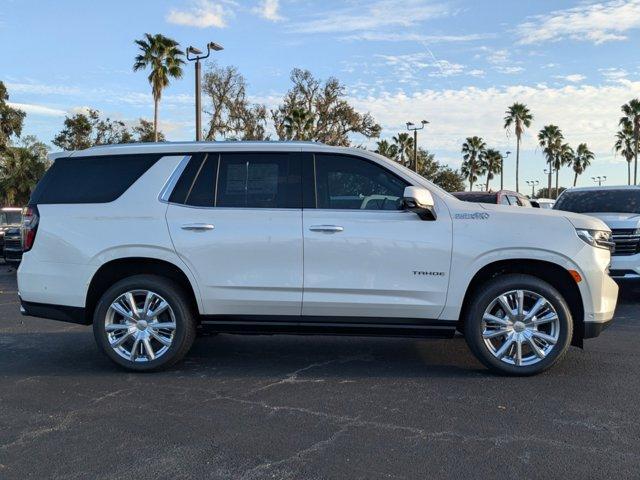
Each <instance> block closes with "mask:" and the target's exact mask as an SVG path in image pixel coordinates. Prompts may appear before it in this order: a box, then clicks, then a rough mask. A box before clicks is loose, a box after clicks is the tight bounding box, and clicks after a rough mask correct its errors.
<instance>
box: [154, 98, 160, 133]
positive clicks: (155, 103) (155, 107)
mask: <svg viewBox="0 0 640 480" xmlns="http://www.w3.org/2000/svg"><path fill="white" fill-rule="evenodd" d="M159 103H160V101H159V99H158V98H154V99H153V138H154V139H155V141H156V142H157V141H158V106H159Z"/></svg>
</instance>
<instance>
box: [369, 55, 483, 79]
mask: <svg viewBox="0 0 640 480" xmlns="http://www.w3.org/2000/svg"><path fill="white" fill-rule="evenodd" d="M377 57H379V58H381V59H383V60H384V62H385V64H386V65H389V66H391V67H393V74H394V76H395V77H397V78H398V79H399V80H398V81H399V82H400V83H415V82H416V81H417V80H418V78H419V75H421V72H422V71H423V70H427V72H426V74H427V76H429V77H451V76H455V75H462V74H465V73H467V74H469V75H473V76H479V75H481V74H483V73H484V72H482V71H481V70H471V71H468V72H467V71H466V69H465V66H464V65H462V64H460V63H454V62H450V61H448V60H438V59H436V58H435V57H434V56H433V55H432V54H431V52H419V53H410V54H404V55H377ZM472 72H473V73H472Z"/></svg>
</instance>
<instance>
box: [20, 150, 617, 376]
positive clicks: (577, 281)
mask: <svg viewBox="0 0 640 480" xmlns="http://www.w3.org/2000/svg"><path fill="white" fill-rule="evenodd" d="M507 195H509V194H507ZM22 228H23V245H24V250H25V253H24V256H23V259H22V263H21V264H20V268H19V269H18V290H19V296H20V299H21V308H22V311H23V313H24V314H26V315H32V316H39V317H45V318H52V319H57V320H63V321H67V322H76V323H81V324H85V325H89V324H93V331H94V336H95V339H96V341H97V343H98V345H99V347H100V348H101V349H102V351H103V352H104V353H105V354H106V355H107V356H108V357H109V358H110V359H111V360H113V361H114V362H116V363H117V364H119V365H121V366H123V367H126V368H128V369H131V370H138V371H140V370H157V369H160V368H164V367H168V366H169V365H172V364H173V363H175V362H177V361H178V360H180V359H181V358H182V357H184V355H185V354H186V353H187V351H188V350H189V348H190V347H191V345H192V343H193V341H194V337H195V332H196V328H197V327H199V326H202V327H208V328H210V329H213V330H214V331H217V332H230V333H245V334H246V333H275V332H279V333H304V334H355V335H358V334H363V335H408V336H438V337H449V338H450V337H453V335H454V333H455V331H456V330H459V331H461V332H464V334H465V337H466V340H467V343H468V345H469V347H470V349H471V350H472V351H473V353H474V354H475V355H476V356H477V358H478V359H479V360H480V361H482V362H483V363H484V364H485V365H486V366H487V367H488V368H491V369H492V370H494V371H497V372H500V373H503V374H510V375H533V374H535V373H539V372H541V371H543V370H545V369H547V368H549V367H551V366H552V365H554V364H555V363H556V362H558V361H559V360H560V359H561V358H562V357H563V355H564V354H565V353H566V351H567V349H568V347H569V345H570V344H573V345H579V346H581V345H582V341H583V339H585V338H591V337H595V336H597V335H599V334H600V332H601V331H602V329H603V328H605V327H606V326H607V325H609V323H610V322H611V320H612V318H613V314H614V310H615V306H616V302H617V296H618V286H617V285H616V283H615V282H614V281H613V280H611V278H610V277H609V276H608V274H607V267H608V265H609V263H610V261H611V253H610V247H611V243H610V242H609V236H610V234H611V232H610V231H609V229H608V228H607V226H606V225H605V224H604V223H603V222H602V221H601V220H598V219H597V218H592V217H588V216H586V215H577V214H574V213H568V212H554V211H548V210H547V211H542V210H539V209H535V210H534V209H533V208H526V209H525V208H522V209H515V208H504V207H502V206H499V205H488V204H478V203H468V202H462V201H460V200H458V199H456V198H455V197H453V196H451V195H450V194H448V193H447V192H445V191H444V190H442V189H441V188H439V187H437V186H435V185H434V184H432V183H430V182H429V181H428V180H426V179H425V178H423V177H421V176H420V175H417V174H416V173H415V172H413V171H411V170H409V169H407V168H405V167H403V166H401V165H399V164H398V163H397V162H394V161H392V160H389V159H387V158H385V157H383V156H380V155H377V154H375V153H373V152H368V151H365V150H361V149H357V148H344V147H331V146H327V145H322V144H318V143H312V142H302V143H300V142H210V143H207V142H197V143H159V144H139V145H118V146H104V147H95V148H90V149H88V150H83V151H79V152H69V153H67V154H66V156H65V157H59V158H57V159H56V160H55V161H54V163H53V165H52V166H51V168H50V169H49V170H48V171H47V173H46V174H45V176H44V178H43V179H42V180H41V181H40V183H39V184H38V186H37V187H36V189H35V190H34V192H33V195H32V196H31V200H30V202H29V205H28V207H27V208H26V209H25V213H24V221H23V227H22ZM548 232H553V241H549V236H548Z"/></svg>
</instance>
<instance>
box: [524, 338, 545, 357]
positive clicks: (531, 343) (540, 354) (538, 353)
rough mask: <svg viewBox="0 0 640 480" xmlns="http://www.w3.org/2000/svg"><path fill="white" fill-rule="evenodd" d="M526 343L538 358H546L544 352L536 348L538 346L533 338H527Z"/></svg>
mask: <svg viewBox="0 0 640 480" xmlns="http://www.w3.org/2000/svg"><path fill="white" fill-rule="evenodd" d="M527 343H528V344H529V346H530V347H531V350H533V353H535V354H536V356H537V357H538V358H540V359H543V358H544V357H546V356H547V354H546V353H544V351H543V350H542V349H541V348H540V347H539V346H538V344H537V343H536V341H535V340H534V339H533V337H527Z"/></svg>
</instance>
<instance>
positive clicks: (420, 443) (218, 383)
mask: <svg viewBox="0 0 640 480" xmlns="http://www.w3.org/2000/svg"><path fill="white" fill-rule="evenodd" d="M16 290H17V287H16V280H15V272H14V271H12V269H11V268H9V267H7V266H5V265H3V264H0V478H3V479H13V478H16V479H17V478H65V479H75V478H78V479H79V478H109V479H120V478H126V479H131V478H198V479H200V478H212V479H217V478H220V479H227V478H233V479H262V478H275V479H347V478H348V479H359V478H361V479H397V478H399V479H403V478H410V479H413V478H429V479H433V478H446V477H456V478H514V477H517V476H524V477H526V478H558V477H560V476H567V477H568V476H571V477H578V478H610V477H614V476H617V477H620V478H637V477H638V475H639V473H638V472H639V471H640V426H639V422H638V418H639V416H640V415H639V414H640V407H639V405H640V402H639V401H638V400H639V398H640V353H639V350H638V343H639V340H640V319H639V313H640V303H634V302H635V301H636V300H640V286H633V285H632V286H626V287H625V288H624V289H623V291H622V298H621V303H620V305H619V307H618V311H617V315H616V321H615V324H614V325H613V326H612V327H611V328H609V329H608V330H606V331H605V332H604V333H603V334H602V335H601V336H600V337H599V338H597V339H593V340H588V341H587V342H586V348H585V349H584V350H580V349H577V348H571V350H570V351H569V353H568V354H567V356H566V358H565V360H564V362H563V363H561V364H560V365H558V366H557V367H556V368H554V369H552V370H551V371H549V372H547V373H545V374H542V375H539V376H537V377H533V378H502V377H497V376H493V375H490V374H489V373H487V371H486V370H485V369H483V368H482V366H481V365H480V364H479V363H478V362H477V361H476V360H474V358H473V357H472V355H471V353H470V352H469V351H468V349H467V347H466V345H465V343H464V340H463V339H462V338H456V339H454V340H416V339H400V338H391V339H389V338H361V337H326V336H318V337H313V336H281V335H274V336H232V335H219V336H205V337H200V338H198V339H197V340H196V343H195V345H194V348H193V349H192V351H191V353H190V354H189V355H188V357H187V359H186V361H184V362H183V363H180V364H179V365H177V366H176V367H174V368H173V369H172V370H170V371H167V372H162V373H155V374H132V373H127V372H125V371H123V370H120V369H118V368H117V367H115V366H114V365H113V364H112V363H111V362H110V361H109V360H107V359H106V358H105V357H103V356H102V355H101V354H100V353H99V352H98V350H97V348H96V346H95V345H94V341H93V334H92V331H91V328H90V327H83V326H75V325H71V324H64V323H59V322H55V321H50V320H42V319H35V318H28V317H21V316H20V314H19V305H18V299H17V294H16Z"/></svg>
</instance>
